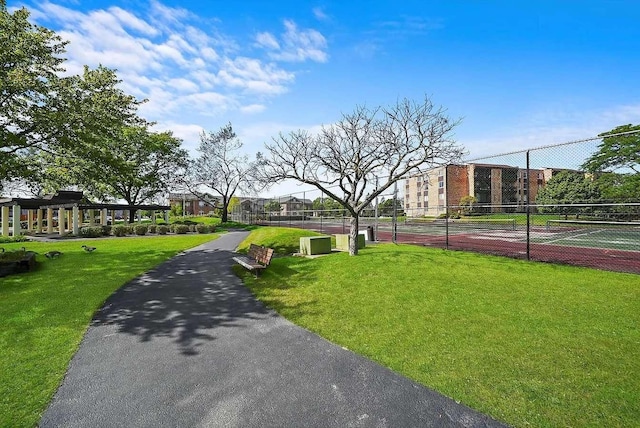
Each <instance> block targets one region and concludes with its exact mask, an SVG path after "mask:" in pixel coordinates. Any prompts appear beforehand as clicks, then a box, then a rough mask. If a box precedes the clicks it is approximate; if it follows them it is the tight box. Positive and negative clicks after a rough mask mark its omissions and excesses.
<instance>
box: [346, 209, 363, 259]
mask: <svg viewBox="0 0 640 428" xmlns="http://www.w3.org/2000/svg"><path fill="white" fill-rule="evenodd" d="M359 221H360V218H359V216H358V215H356V216H353V215H352V217H351V228H350V229H349V255H350V256H357V255H358V224H359Z"/></svg>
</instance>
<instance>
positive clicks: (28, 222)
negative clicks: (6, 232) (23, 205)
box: [27, 209, 33, 232]
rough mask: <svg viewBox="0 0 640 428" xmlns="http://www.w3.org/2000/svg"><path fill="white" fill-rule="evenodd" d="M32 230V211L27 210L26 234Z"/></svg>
mask: <svg viewBox="0 0 640 428" xmlns="http://www.w3.org/2000/svg"><path fill="white" fill-rule="evenodd" d="M31 230H33V210H32V209H28V210H27V232H29V231H31Z"/></svg>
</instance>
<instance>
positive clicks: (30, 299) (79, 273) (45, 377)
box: [0, 234, 217, 427]
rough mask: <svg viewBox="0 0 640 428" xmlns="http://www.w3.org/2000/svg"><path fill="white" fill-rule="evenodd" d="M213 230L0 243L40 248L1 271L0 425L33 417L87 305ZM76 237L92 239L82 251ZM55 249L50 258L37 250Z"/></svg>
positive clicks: (82, 324)
mask: <svg viewBox="0 0 640 428" xmlns="http://www.w3.org/2000/svg"><path fill="white" fill-rule="evenodd" d="M215 237H217V235H215V234H205V235H196V234H190V235H177V236H158V237H142V238H135V237H128V238H109V239H95V240H91V241H77V240H64V241H60V242H52V243H49V242H47V243H37V242H21V243H15V244H2V245H1V246H2V247H4V248H5V249H6V250H7V251H10V250H12V249H17V248H20V247H22V246H25V247H26V248H27V250H32V251H36V252H38V253H39V255H38V256H37V259H38V261H39V265H38V268H37V269H36V270H35V271H33V272H29V273H24V274H19V275H11V276H7V277H4V278H0V326H2V328H1V329H0V426H1V427H14V426H25V427H30V426H34V425H36V424H37V423H38V421H39V419H40V415H41V413H42V412H43V411H44V410H45V408H46V406H47V404H48V403H49V400H50V399H51V397H52V396H53V394H54V392H55V390H56V388H57V387H58V385H59V384H60V382H61V381H62V378H63V376H64V373H65V371H66V368H67V365H68V364H69V361H70V360H71V357H72V356H73V354H74V353H75V351H76V349H77V348H78V345H79V343H80V340H81V339H82V336H83V334H84V332H85V330H86V329H87V327H88V325H89V322H90V320H91V318H92V316H93V314H94V312H95V311H96V310H97V309H98V308H99V307H100V306H101V305H102V303H103V302H104V301H105V299H106V298H107V297H108V296H109V295H110V294H112V293H113V292H114V291H115V290H116V289H118V288H119V287H121V286H122V285H124V284H125V283H126V282H128V281H129V280H131V279H133V278H135V277H136V276H138V275H140V274H142V273H143V272H146V271H148V270H149V269H151V268H153V267H155V266H157V265H158V264H160V263H161V262H162V261H164V260H167V259H169V258H171V257H172V256H174V255H175V254H177V253H179V252H180V251H182V250H185V249H187V248H191V247H194V246H196V245H199V244H201V243H204V242H206V241H209V240H211V239H214V238H215ZM82 244H89V245H91V246H95V247H97V250H96V251H94V252H93V253H87V252H85V251H84V250H83V249H82V248H81V245H82ZM52 250H57V251H62V252H63V255H62V256H60V257H59V258H56V259H47V258H45V257H44V256H43V254H44V253H46V252H47V251H52Z"/></svg>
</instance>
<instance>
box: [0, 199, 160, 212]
mask: <svg viewBox="0 0 640 428" xmlns="http://www.w3.org/2000/svg"><path fill="white" fill-rule="evenodd" d="M14 205H20V208H24V209H28V210H35V209H39V208H40V209H45V208H54V209H55V208H65V209H67V208H73V207H78V208H79V209H81V210H91V209H93V210H101V209H109V210H150V211H152V210H169V209H171V207H170V206H169V205H149V204H133V205H127V204H103V203H98V204H92V203H87V202H83V201H78V200H69V199H43V198H5V199H0V206H2V207H4V206H14Z"/></svg>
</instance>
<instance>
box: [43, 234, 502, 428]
mask: <svg viewBox="0 0 640 428" xmlns="http://www.w3.org/2000/svg"><path fill="white" fill-rule="evenodd" d="M245 236H246V233H245V232H233V233H229V234H226V235H223V236H222V237H221V238H220V239H218V240H216V241H212V242H209V243H207V244H205V245H202V246H199V247H197V248H194V249H192V250H190V251H187V252H185V253H183V254H181V255H179V256H177V257H175V258H174V259H172V260H169V261H168V262H166V263H164V264H162V265H161V266H159V267H158V268H157V269H155V270H153V271H150V272H148V273H147V274H145V275H143V276H142V277H140V278H138V279H136V280H134V281H132V282H131V283H129V284H127V285H126V286H125V287H123V288H121V289H120V290H119V291H118V292H116V293H115V294H114V295H113V296H112V297H111V298H109V299H108V301H107V302H106V304H105V306H104V307H103V308H102V310H100V311H99V313H98V314H97V315H96V317H95V319H94V321H93V323H92V325H91V326H90V327H89V329H88V331H87V333H86V335H85V337H84V339H83V341H82V344H81V345H80V349H79V350H78V352H77V354H76V355H75V356H74V358H73V360H72V361H71V364H70V367H69V370H68V372H67V375H66V378H65V380H64V382H63V384H62V386H61V387H60V389H59V390H58V391H57V393H56V395H55V397H54V399H53V401H52V403H51V405H50V407H49V408H48V409H47V411H46V412H45V414H44V416H43V418H42V420H41V426H42V427H54V426H55V427H58V426H64V427H119V428H120V427H315V426H317V427H360V426H363V427H415V426H420V427H432V426H433V427H499V426H504V425H501V424H500V423H498V422H495V421H493V420H491V419H489V418H488V417H486V416H484V415H481V414H479V413H477V412H474V411H472V410H470V409H468V408H466V407H464V406H462V405H459V404H456V403H455V402H454V401H452V400H450V399H447V398H445V397H443V396H441V395H439V394H437V393H435V392H433V391H431V390H429V389H426V388H424V387H422V386H420V385H418V384H416V383H414V382H412V381H410V380H408V379H406V378H404V377H401V376H399V375H397V374H395V373H393V372H391V371H390V370H388V369H386V368H384V367H381V366H379V365H377V364H375V363H373V362H371V361H369V360H366V359H364V358H362V357H360V356H358V355H355V354H354V353H352V352H350V351H347V350H345V349H343V348H341V347H339V346H336V345H333V344H331V343H329V342H327V341H326V340H324V339H322V338H320V337H318V336H316V335H315V334H312V333H310V332H308V331H306V330H304V329H302V328H299V327H297V326H295V325H293V324H291V323H290V322H288V321H287V320H285V319H283V318H282V317H280V316H278V315H277V314H275V313H274V312H272V311H270V310H268V309H266V308H265V307H264V306H262V304H261V303H260V302H258V301H256V300H255V299H254V298H253V297H252V295H251V294H250V293H249V292H248V290H247V289H246V288H245V287H244V286H243V285H242V282H241V281H240V280H239V279H238V278H237V277H236V276H234V275H233V273H232V272H231V269H230V267H231V265H232V264H233V262H232V261H231V257H232V252H233V250H234V249H235V247H236V246H237V244H238V243H239V242H240V241H241V240H242V239H243V238H244V237H245Z"/></svg>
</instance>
